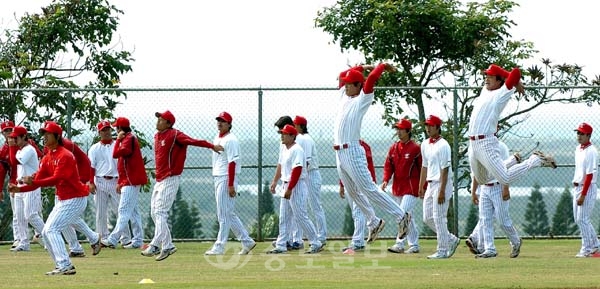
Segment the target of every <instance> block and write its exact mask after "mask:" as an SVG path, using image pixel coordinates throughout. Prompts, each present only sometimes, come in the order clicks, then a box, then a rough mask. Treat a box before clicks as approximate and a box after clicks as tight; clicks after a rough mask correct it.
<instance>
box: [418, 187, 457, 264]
mask: <svg viewBox="0 0 600 289" xmlns="http://www.w3.org/2000/svg"><path fill="white" fill-rule="evenodd" d="M439 190H440V182H438V181H431V182H429V185H428V186H427V191H425V196H424V198H423V222H424V223H425V224H426V225H427V226H429V228H431V229H432V230H433V231H434V232H435V233H436V235H437V251H438V253H440V254H447V253H448V249H449V248H450V244H451V242H453V241H455V240H456V238H457V237H456V236H454V235H452V234H450V232H449V231H448V218H447V214H448V206H449V203H450V198H451V197H452V182H450V181H449V182H447V184H446V192H445V197H446V201H445V202H444V203H443V204H441V205H440V204H438V193H439Z"/></svg>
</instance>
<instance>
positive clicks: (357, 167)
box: [336, 141, 405, 229]
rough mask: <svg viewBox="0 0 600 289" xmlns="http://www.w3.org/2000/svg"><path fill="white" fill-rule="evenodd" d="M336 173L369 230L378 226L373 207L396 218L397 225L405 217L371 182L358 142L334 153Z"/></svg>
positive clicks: (365, 160) (363, 152)
mask: <svg viewBox="0 0 600 289" xmlns="http://www.w3.org/2000/svg"><path fill="white" fill-rule="evenodd" d="M336 152H337V153H336V163H337V171H338V174H339V176H340V179H341V180H342V183H343V184H344V187H345V189H346V191H347V192H348V195H350V196H351V197H352V199H353V200H354V202H356V204H357V205H358V207H359V208H360V209H361V211H362V212H363V214H364V215H365V218H366V219H367V226H368V227H369V229H374V228H375V227H377V225H379V220H380V219H379V218H378V217H377V216H376V215H375V211H374V209H373V206H372V205H371V204H373V205H375V206H378V207H379V208H380V209H382V210H383V211H385V212H387V213H389V214H391V215H393V216H395V217H396V222H397V223H399V222H400V221H401V220H402V219H403V218H404V216H405V212H404V210H402V208H400V206H399V205H398V204H397V203H396V202H395V201H394V199H392V197H391V196H390V195H388V194H386V193H385V192H383V191H382V190H381V188H379V187H378V186H377V184H375V183H374V182H373V178H372V177H371V173H370V172H369V170H368V167H367V158H366V156H365V150H364V148H363V147H362V146H361V145H360V143H359V142H358V141H356V142H352V143H350V144H349V145H348V148H347V149H341V150H338V151H336Z"/></svg>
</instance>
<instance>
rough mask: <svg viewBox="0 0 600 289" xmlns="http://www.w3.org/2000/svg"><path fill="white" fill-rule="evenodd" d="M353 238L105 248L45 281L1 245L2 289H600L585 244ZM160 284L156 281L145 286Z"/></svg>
mask: <svg viewBox="0 0 600 289" xmlns="http://www.w3.org/2000/svg"><path fill="white" fill-rule="evenodd" d="M346 243H347V242H346V241H329V242H328V245H327V248H326V249H325V251H323V252H322V253H321V254H318V255H309V254H301V253H299V252H298V251H293V252H290V253H288V254H283V255H267V254H265V253H264V252H265V251H267V250H268V249H270V248H271V245H270V242H265V243H260V244H258V246H257V247H256V248H255V249H254V251H253V252H252V253H251V254H250V255H247V256H238V255H237V254H236V253H237V252H238V251H239V249H240V248H241V246H240V244H239V243H238V242H230V243H229V244H228V246H229V248H228V251H227V252H226V254H227V255H224V256H211V257H205V256H204V255H203V253H204V251H206V250H207V249H208V248H209V247H210V245H211V244H210V243H177V244H176V246H177V247H178V251H177V253H176V254H174V255H172V256H170V257H169V258H168V259H166V260H164V261H161V262H157V261H154V259H153V258H148V257H144V256H141V255H140V253H139V250H125V249H120V248H119V249H103V250H102V252H101V253H100V254H99V255H98V256H91V253H89V250H90V249H89V246H87V244H85V245H84V247H85V248H86V249H87V250H88V252H87V253H88V255H89V256H87V257H85V258H77V259H73V263H74V265H75V266H76V268H77V274H76V275H74V276H45V275H44V273H45V272H46V271H50V270H51V269H53V267H54V264H53V262H52V260H51V259H50V256H49V255H48V254H47V253H46V252H45V251H44V250H43V249H42V248H41V247H40V246H38V245H35V244H32V251H30V252H18V253H12V252H10V251H9V246H8V245H4V246H0V260H1V261H0V262H1V263H0V270H1V272H2V283H3V284H2V285H0V287H1V288H281V287H285V288H600V274H599V273H598V272H599V270H600V258H585V259H578V258H575V257H574V256H575V254H576V253H577V252H578V250H579V247H580V245H581V241H580V240H524V245H523V247H522V250H521V255H520V256H519V257H518V258H516V259H510V258H508V254H509V253H510V252H509V246H508V242H507V241H506V240H497V241H496V246H497V248H498V253H499V255H498V257H497V258H493V259H475V258H474V257H473V255H472V254H471V253H470V252H469V250H468V249H467V247H466V246H465V245H464V240H463V241H461V244H460V246H459V248H458V250H457V252H456V254H455V255H454V256H453V257H452V258H450V259H446V260H427V259H426V256H427V255H429V254H431V253H433V251H434V248H435V241H433V240H421V253H419V254H414V255H406V254H402V255H399V254H392V253H388V252H387V251H386V248H387V246H390V245H392V244H393V243H392V240H381V241H378V242H376V243H375V244H374V245H371V246H369V248H368V249H367V250H366V251H365V252H358V253H357V254H356V255H353V256H348V255H343V254H341V252H340V249H341V247H342V246H344V245H346ZM144 278H147V279H152V280H153V281H154V282H155V283H154V284H138V283H139V281H140V280H142V279H144Z"/></svg>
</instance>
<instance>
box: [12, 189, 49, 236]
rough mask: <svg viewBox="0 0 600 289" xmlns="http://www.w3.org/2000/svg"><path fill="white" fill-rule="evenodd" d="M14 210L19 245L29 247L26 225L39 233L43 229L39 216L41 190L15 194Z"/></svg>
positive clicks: (42, 222)
mask: <svg viewBox="0 0 600 289" xmlns="http://www.w3.org/2000/svg"><path fill="white" fill-rule="evenodd" d="M14 203H15V205H14V206H15V209H14V211H13V212H14V215H15V216H16V217H17V226H18V227H19V228H18V229H17V233H18V234H17V235H16V238H15V239H17V240H19V243H20V244H21V245H23V246H25V247H29V236H27V233H28V231H29V230H28V225H29V224H31V226H32V227H33V228H34V229H35V231H36V232H41V231H42V229H43V228H44V220H43V219H42V216H41V215H40V212H41V210H42V190H41V189H39V188H38V189H35V190H33V191H31V192H22V193H17V194H15V197H14Z"/></svg>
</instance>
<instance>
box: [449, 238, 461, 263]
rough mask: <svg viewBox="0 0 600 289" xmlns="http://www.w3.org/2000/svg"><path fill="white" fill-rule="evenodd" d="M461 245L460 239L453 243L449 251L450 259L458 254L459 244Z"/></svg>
mask: <svg viewBox="0 0 600 289" xmlns="http://www.w3.org/2000/svg"><path fill="white" fill-rule="evenodd" d="M459 243H460V238H458V237H457V238H456V241H454V242H452V244H451V245H450V250H448V258H450V257H452V255H454V253H455V252H456V248H458V244H459Z"/></svg>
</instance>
